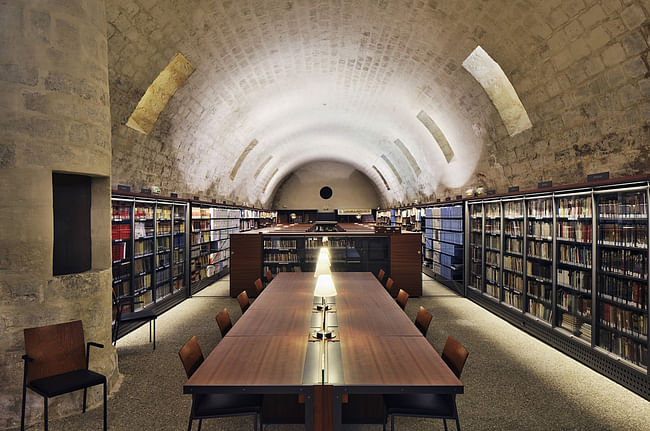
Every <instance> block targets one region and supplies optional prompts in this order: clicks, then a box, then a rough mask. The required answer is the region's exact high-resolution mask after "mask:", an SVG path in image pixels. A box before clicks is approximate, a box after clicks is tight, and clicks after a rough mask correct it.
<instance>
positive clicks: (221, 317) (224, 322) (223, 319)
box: [215, 308, 232, 338]
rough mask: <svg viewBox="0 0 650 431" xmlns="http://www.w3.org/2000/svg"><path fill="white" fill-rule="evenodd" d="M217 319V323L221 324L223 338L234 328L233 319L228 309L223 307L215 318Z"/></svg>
mask: <svg viewBox="0 0 650 431" xmlns="http://www.w3.org/2000/svg"><path fill="white" fill-rule="evenodd" d="M215 319H216V320H217V325H219V330H220V331H221V338H223V337H225V336H226V334H228V331H230V328H232V321H231V320H230V314H228V310H227V309H225V308H224V309H223V310H222V311H220V312H219V314H217V317H216V318H215Z"/></svg>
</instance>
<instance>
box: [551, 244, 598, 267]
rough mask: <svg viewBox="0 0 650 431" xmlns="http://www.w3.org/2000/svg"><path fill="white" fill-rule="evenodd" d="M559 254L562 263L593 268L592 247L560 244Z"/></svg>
mask: <svg viewBox="0 0 650 431" xmlns="http://www.w3.org/2000/svg"><path fill="white" fill-rule="evenodd" d="M557 252H558V258H559V260H560V262H561V263H570V264H573V265H580V266H584V267H586V268H591V247H582V246H576V245H571V244H560V246H559V247H558V250H557Z"/></svg>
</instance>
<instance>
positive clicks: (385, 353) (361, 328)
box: [185, 272, 462, 392]
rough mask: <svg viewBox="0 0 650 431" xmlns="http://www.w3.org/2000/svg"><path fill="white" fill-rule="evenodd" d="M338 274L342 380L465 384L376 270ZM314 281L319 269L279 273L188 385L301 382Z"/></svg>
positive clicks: (456, 388) (197, 387) (459, 387)
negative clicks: (388, 289) (401, 306)
mask: <svg viewBox="0 0 650 431" xmlns="http://www.w3.org/2000/svg"><path fill="white" fill-rule="evenodd" d="M332 277H333V280H334V284H335V286H336V290H337V296H336V305H335V312H336V317H337V319H335V320H333V321H338V327H337V328H334V329H335V330H336V331H337V333H338V336H337V338H336V339H335V340H336V341H334V343H340V344H339V345H340V355H339V359H338V361H339V366H341V365H342V374H343V376H344V377H343V382H338V383H339V384H340V383H343V384H345V385H346V386H355V385H357V386H368V385H369V386H418V387H425V386H426V387H430V386H436V387H438V388H439V389H440V390H442V391H445V390H449V389H450V388H451V389H452V390H450V391H451V392H462V383H461V382H460V380H458V379H457V378H456V376H455V375H454V374H453V373H452V372H451V370H449V368H448V367H447V366H446V364H445V363H444V361H442V359H441V358H440V356H439V355H438V353H436V351H435V350H434V349H433V347H431V345H430V344H429V342H428V341H427V339H426V338H424V337H423V336H422V335H421V334H420V332H419V331H418V330H417V328H416V327H415V325H414V324H413V322H412V321H411V320H410V319H409V318H408V316H407V315H406V313H404V311H402V309H400V308H399V306H398V305H397V304H396V302H395V300H394V299H393V298H392V297H391V296H390V295H389V293H388V292H387V291H386V289H385V288H384V287H383V286H382V285H381V284H380V283H379V282H378V281H377V279H376V278H375V277H374V276H373V275H372V274H371V273H353V272H337V273H333V274H332ZM314 287H315V279H314V277H313V273H280V274H278V275H277V276H276V277H275V278H274V279H273V281H272V282H271V283H270V284H269V285H268V286H267V287H266V288H265V289H264V291H263V292H262V294H261V295H260V296H259V297H258V298H256V299H255V300H254V302H253V304H252V305H251V307H250V308H249V309H248V311H246V313H244V315H243V316H242V317H241V318H240V319H239V320H238V321H237V323H236V324H235V325H234V326H233V328H232V329H231V330H230V332H229V333H228V335H227V336H226V337H225V338H224V339H223V340H221V342H220V343H219V344H218V345H217V347H215V349H214V350H213V351H212V352H211V353H210V355H209V356H208V357H207V358H206V359H205V361H204V363H203V364H202V365H201V366H200V367H199V369H198V370H197V371H196V372H195V373H194V375H193V376H192V377H191V378H190V379H189V380H188V381H187V383H186V384H185V391H186V392H196V391H197V390H198V391H201V390H206V389H208V388H210V387H228V386H236V387H254V386H257V385H260V386H268V385H270V386H273V385H276V386H278V385H281V386H299V385H302V384H303V376H304V375H305V372H306V371H305V366H306V362H305V359H306V356H307V350H308V345H309V344H310V342H309V341H308V334H309V330H310V326H311V320H312V313H313V312H312V304H313V302H314ZM330 343H331V342H330ZM312 344H313V343H312ZM312 350H313V349H312ZM310 351H311V350H310ZM330 360H335V358H331V359H330ZM310 363H313V362H311V361H309V360H308V361H307V364H310ZM307 374H309V370H307Z"/></svg>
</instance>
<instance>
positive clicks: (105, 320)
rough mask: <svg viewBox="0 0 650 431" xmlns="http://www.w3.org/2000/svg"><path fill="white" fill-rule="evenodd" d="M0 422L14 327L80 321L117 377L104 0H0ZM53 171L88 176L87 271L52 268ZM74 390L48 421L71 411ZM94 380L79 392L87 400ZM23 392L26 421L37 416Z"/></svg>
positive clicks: (17, 366) (102, 367) (17, 375)
mask: <svg viewBox="0 0 650 431" xmlns="http://www.w3.org/2000/svg"><path fill="white" fill-rule="evenodd" d="M0 41H1V48H0V95H1V96H0V136H1V137H0V227H1V228H0V337H1V338H0V382H1V384H0V428H7V427H12V426H16V425H18V424H19V422H20V403H21V396H22V393H21V387H22V374H23V364H22V360H21V355H22V354H23V353H24V341H23V328H27V327H34V326H41V325H47V324H52V323H60V322H66V321H70V320H75V319H81V320H82V321H83V326H84V330H85V337H86V340H87V341H89V340H92V341H97V342H100V343H103V344H105V346H106V347H105V348H104V349H103V350H97V349H94V351H93V352H92V354H91V363H90V366H91V368H92V369H94V370H99V371H100V372H102V373H104V374H105V375H106V376H108V378H109V381H110V385H111V387H112V386H113V385H114V384H115V383H116V381H117V378H118V371H117V354H116V351H115V349H114V348H113V347H112V346H111V343H110V338H111V336H110V334H111V262H110V259H111V248H110V242H111V238H110V172H111V144H110V133H111V129H110V110H109V97H108V60H107V40H106V16H105V5H104V0H65V1H62V0H23V1H2V0H0ZM52 172H64V173H75V174H82V175H88V176H91V177H93V178H92V184H91V188H92V201H91V202H92V203H91V206H92V208H91V240H92V268H91V270H90V271H87V272H84V273H81V274H73V275H66V276H53V270H52V262H53V240H54V232H53V209H52ZM81 392H82V391H79V393H76V394H72V395H66V396H61V397H57V398H54V399H52V400H51V401H50V417H51V418H55V417H57V416H62V415H67V414H72V413H77V412H79V413H80V412H81V401H80V400H81ZM100 393H101V388H99V389H96V390H93V391H89V396H90V398H89V401H90V405H91V406H92V405H97V404H99V403H100V402H101V401H100V400H101V394H100ZM41 400H42V398H41V397H39V396H36V395H31V396H28V398H27V421H28V422H34V421H37V420H42V414H43V404H42V401H41Z"/></svg>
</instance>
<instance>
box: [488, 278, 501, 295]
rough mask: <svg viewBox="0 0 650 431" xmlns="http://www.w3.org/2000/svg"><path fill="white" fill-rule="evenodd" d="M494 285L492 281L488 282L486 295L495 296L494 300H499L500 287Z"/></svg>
mask: <svg viewBox="0 0 650 431" xmlns="http://www.w3.org/2000/svg"><path fill="white" fill-rule="evenodd" d="M492 283H493V282H491V281H490V280H487V283H485V293H487V294H488V295H490V296H493V297H494V298H499V295H500V293H501V290H500V289H499V286H497V285H496V284H492Z"/></svg>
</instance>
